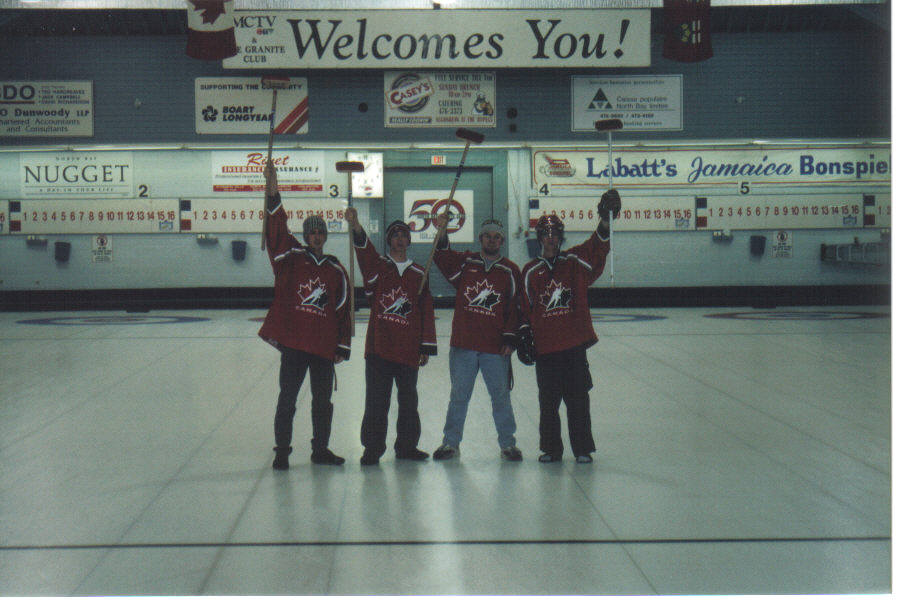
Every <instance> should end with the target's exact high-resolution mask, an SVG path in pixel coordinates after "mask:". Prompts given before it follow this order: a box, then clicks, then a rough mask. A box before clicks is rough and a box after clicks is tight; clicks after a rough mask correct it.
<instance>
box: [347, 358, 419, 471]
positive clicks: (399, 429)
mask: <svg viewBox="0 0 897 602" xmlns="http://www.w3.org/2000/svg"><path fill="white" fill-rule="evenodd" d="M417 372H418V368H417V367H412V366H406V365H404V364H397V363H395V362H389V361H386V360H384V359H381V358H379V357H376V356H374V357H368V358H365V370H364V375H365V381H366V382H367V390H366V392H365V397H364V418H363V419H362V421H361V444H362V445H363V446H364V448H365V451H366V452H367V453H370V454H374V455H376V456H377V457H380V456H382V455H383V453H384V452H385V451H386V430H387V426H388V425H387V420H388V418H389V398H390V397H391V396H392V383H393V381H395V383H396V389H397V394H396V400H397V401H398V403H399V416H398V419H397V420H396V443H395V449H396V451H410V450H412V449H416V448H417V444H418V442H419V441H420V415H419V414H418V413H417Z"/></svg>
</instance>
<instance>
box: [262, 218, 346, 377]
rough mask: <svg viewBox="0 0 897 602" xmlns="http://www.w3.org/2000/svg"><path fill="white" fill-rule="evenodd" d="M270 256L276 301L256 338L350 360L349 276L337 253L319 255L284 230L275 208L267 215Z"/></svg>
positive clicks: (284, 226) (332, 358)
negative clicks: (337, 355) (336, 255)
mask: <svg viewBox="0 0 897 602" xmlns="http://www.w3.org/2000/svg"><path fill="white" fill-rule="evenodd" d="M268 220H269V222H268V237H267V239H266V242H267V246H268V257H269V258H270V260H271V265H272V267H273V268H274V301H273V302H272V303H271V308H270V309H269V310H268V315H267V316H265V322H264V323H263V324H262V328H261V330H259V336H260V337H262V338H263V339H264V340H266V341H267V342H269V343H271V344H272V345H274V346H275V347H277V346H279V345H282V346H284V347H289V348H290V349H298V350H300V351H304V352H306V353H310V354H312V355H317V356H319V357H322V358H325V359H328V360H331V361H333V360H334V358H335V356H336V354H337V353H338V354H339V355H341V356H343V357H345V358H348V357H349V350H350V344H351V338H350V337H351V334H350V333H351V330H350V327H351V324H350V323H349V319H350V316H349V298H348V289H349V277H348V276H347V274H346V270H345V269H344V268H343V266H342V265H341V264H340V262H339V260H337V259H336V257H332V256H330V255H324V256H322V257H321V259H318V258H316V257H315V256H314V254H313V253H312V252H311V251H310V250H308V249H307V248H306V247H303V246H302V245H301V244H299V241H298V240H296V238H295V237H294V236H293V235H292V234H290V231H289V230H288V229H287V224H286V222H287V216H286V213H285V212H284V210H283V207H282V206H281V207H278V208H277V210H275V211H274V213H271V214H269V216H268Z"/></svg>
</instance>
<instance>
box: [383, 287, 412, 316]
mask: <svg viewBox="0 0 897 602" xmlns="http://www.w3.org/2000/svg"><path fill="white" fill-rule="evenodd" d="M380 304H381V305H382V306H383V313H384V314H388V315H391V316H399V317H402V318H407V317H408V314H410V313H411V301H409V300H408V295H406V294H405V291H403V290H402V289H401V288H396V289H393V290H392V291H390V292H389V293H386V294H385V295H383V296H382V297H380Z"/></svg>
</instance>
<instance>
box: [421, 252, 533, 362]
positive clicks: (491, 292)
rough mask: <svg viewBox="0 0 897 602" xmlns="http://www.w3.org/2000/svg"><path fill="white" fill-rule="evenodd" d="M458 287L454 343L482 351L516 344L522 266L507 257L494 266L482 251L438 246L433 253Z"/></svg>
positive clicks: (438, 264) (453, 322) (454, 345)
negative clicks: (482, 254)
mask: <svg viewBox="0 0 897 602" xmlns="http://www.w3.org/2000/svg"><path fill="white" fill-rule="evenodd" d="M433 260H434V261H435V262H436V265H437V266H438V267H439V269H440V271H442V274H443V275H444V276H445V278H446V280H448V281H449V283H451V285H452V286H454V287H455V290H456V291H457V293H456V295H455V312H454V317H453V318H452V339H451V343H450V344H451V346H452V347H459V348H461V349H469V350H471V351H479V352H482V353H494V354H498V353H500V352H501V347H502V345H503V344H505V343H507V344H509V345H511V346H512V347H513V346H514V344H515V342H516V338H517V337H516V332H517V327H518V325H519V322H520V311H519V304H520V298H519V294H520V288H521V286H520V282H521V279H520V269H519V268H518V267H517V266H516V265H515V264H514V263H513V262H512V261H511V260H509V259H508V258H507V257H502V258H501V259H499V260H498V261H496V262H495V263H493V264H492V265H491V266H487V263H486V261H485V260H484V259H483V258H482V256H481V255H480V254H479V253H473V252H470V251H466V252H460V251H452V250H451V249H437V250H436V254H435V255H434V257H433Z"/></svg>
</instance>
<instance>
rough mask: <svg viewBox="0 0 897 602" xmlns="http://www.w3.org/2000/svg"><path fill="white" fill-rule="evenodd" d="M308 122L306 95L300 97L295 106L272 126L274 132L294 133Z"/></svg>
mask: <svg viewBox="0 0 897 602" xmlns="http://www.w3.org/2000/svg"><path fill="white" fill-rule="evenodd" d="M306 123H308V97H307V96H306V97H305V98H303V99H302V102H300V103H299V104H298V105H296V108H295V109H293V110H292V111H290V113H289V114H288V115H287V116H286V117H284V118H283V120H282V121H281V122H280V123H279V124H277V126H275V128H274V133H275V134H295V133H296V132H298V131H299V130H300V129H301V128H302V126H304V125H305V124H306Z"/></svg>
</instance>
